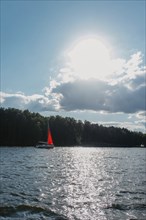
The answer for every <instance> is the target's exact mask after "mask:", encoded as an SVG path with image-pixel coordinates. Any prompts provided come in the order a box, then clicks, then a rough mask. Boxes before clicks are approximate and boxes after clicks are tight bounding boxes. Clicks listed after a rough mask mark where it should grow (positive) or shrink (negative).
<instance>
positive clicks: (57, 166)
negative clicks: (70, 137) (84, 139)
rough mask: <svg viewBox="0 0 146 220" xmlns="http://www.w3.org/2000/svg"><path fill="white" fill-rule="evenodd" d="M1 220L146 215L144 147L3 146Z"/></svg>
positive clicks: (108, 219) (123, 219)
mask: <svg viewBox="0 0 146 220" xmlns="http://www.w3.org/2000/svg"><path fill="white" fill-rule="evenodd" d="M0 152H1V153H0V162H1V169H0V171H1V188H0V202H1V205H0V219H2V220H3V219H5V220H6V219H7V220H9V219H17V220H18V219H24V220H26V219H27V220H29V219H30V220H33V219H35V220H38V219H47V220H130V219H131V220H134V219H137V220H141V219H146V168H145V162H146V150H145V149H144V148H125V149H124V148H92V147H91V148H87V147H86V148H84V147H71V148H69V147H58V148H54V149H51V150H47V149H36V148H34V147H25V148H20V147H1V148H0Z"/></svg>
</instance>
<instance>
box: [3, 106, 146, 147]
mask: <svg viewBox="0 0 146 220" xmlns="http://www.w3.org/2000/svg"><path fill="white" fill-rule="evenodd" d="M48 121H49V126H50V128H51V131H52V136H53V140H54V144H55V146H78V145H84V146H85V145H86V146H125V147H126V146H130V147H133V146H140V145H141V144H145V140H146V135H145V134H143V133H141V132H132V131H129V130H128V129H125V128H116V127H113V126H112V127H104V126H102V125H98V124H92V123H90V122H89V121H84V122H82V121H80V120H78V121H77V120H75V119H74V118H70V117H66V118H63V117H61V116H58V115H57V116H50V117H44V116H42V115H40V114H39V113H31V112H29V111H28V110H24V111H21V110H18V109H14V108H8V109H4V108H0V146H33V145H35V144H36V143H37V142H38V141H46V140H47V128H48ZM145 146H146V144H145Z"/></svg>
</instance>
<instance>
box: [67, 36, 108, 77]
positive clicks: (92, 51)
mask: <svg viewBox="0 0 146 220" xmlns="http://www.w3.org/2000/svg"><path fill="white" fill-rule="evenodd" d="M68 56H69V59H70V67H71V68H72V69H73V70H74V72H75V74H78V76H80V77H81V78H85V79H88V78H105V77H106V76H107V75H108V72H109V65H110V55H109V50H108V49H107V47H106V46H105V45H104V44H103V43H102V42H101V41H100V40H98V39H97V38H87V39H82V40H80V41H79V42H78V43H76V44H75V45H74V47H73V48H71V49H70V50H69V51H68Z"/></svg>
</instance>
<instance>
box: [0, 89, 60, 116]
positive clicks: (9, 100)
mask: <svg viewBox="0 0 146 220" xmlns="http://www.w3.org/2000/svg"><path fill="white" fill-rule="evenodd" d="M0 96H1V105H2V106H3V107H5V108H8V107H13V108H19V109H29V110H31V111H35V112H41V111H54V110H57V103H56V99H53V98H51V99H50V100H49V98H48V97H46V96H43V95H39V94H33V95H31V96H26V95H24V94H20V93H16V94H10V93H4V92H1V93H0Z"/></svg>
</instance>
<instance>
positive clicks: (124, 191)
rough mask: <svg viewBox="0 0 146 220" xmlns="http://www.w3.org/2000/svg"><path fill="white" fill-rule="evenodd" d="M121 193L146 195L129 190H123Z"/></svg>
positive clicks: (145, 193)
mask: <svg viewBox="0 0 146 220" xmlns="http://www.w3.org/2000/svg"><path fill="white" fill-rule="evenodd" d="M120 193H129V194H141V195H146V192H133V191H127V190H121V191H120Z"/></svg>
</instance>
